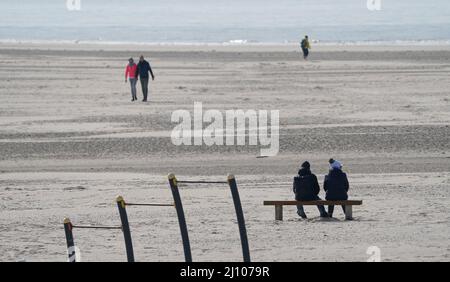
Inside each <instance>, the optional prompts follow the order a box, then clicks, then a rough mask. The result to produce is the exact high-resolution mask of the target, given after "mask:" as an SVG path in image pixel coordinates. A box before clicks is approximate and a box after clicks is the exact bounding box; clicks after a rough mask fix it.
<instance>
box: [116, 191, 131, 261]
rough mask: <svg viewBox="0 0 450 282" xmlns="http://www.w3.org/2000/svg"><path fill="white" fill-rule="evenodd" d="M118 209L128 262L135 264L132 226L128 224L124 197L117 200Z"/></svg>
mask: <svg viewBox="0 0 450 282" xmlns="http://www.w3.org/2000/svg"><path fill="white" fill-rule="evenodd" d="M116 202H117V207H118V208H119V215H120V221H121V222H122V232H123V237H124V239H125V248H126V251H127V259H128V262H134V252H133V242H132V240H131V231H130V224H129V223H128V215H127V210H126V208H125V207H126V204H125V200H124V199H123V197H122V196H118V197H117V198H116Z"/></svg>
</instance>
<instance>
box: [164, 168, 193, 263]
mask: <svg viewBox="0 0 450 282" xmlns="http://www.w3.org/2000/svg"><path fill="white" fill-rule="evenodd" d="M168 179H169V184H170V189H171V190H172V195H173V200H174V202H175V208H176V210H177V215H178V223H179V224H180V231H181V238H182V240H183V248H184V257H185V260H186V262H192V254H191V245H190V243H189V234H188V229H187V225H186V218H185V216H184V210H183V204H182V202H181V197H180V192H179V190H178V184H177V179H176V177H175V175H174V174H172V173H171V174H169V176H168Z"/></svg>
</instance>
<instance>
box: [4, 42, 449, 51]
mask: <svg viewBox="0 0 450 282" xmlns="http://www.w3.org/2000/svg"><path fill="white" fill-rule="evenodd" d="M11 49H12V50H30V49H32V50H71V51H174V52H176V51H192V52H195V51H226V52H293V51H298V50H299V43H242V44H232V43H125V42H75V41H22V42H19V41H17V42H14V41H2V40H0V50H11ZM312 51H313V52H316V51H317V52H329V51H348V52H351V51H365V52H371V51H374V52H377V51H378V52H381V51H450V40H449V41H426V42H425V41H424V42H409V41H404V42H397V43H395V42H366V44H364V42H360V43H351V42H347V43H339V42H329V43H328V42H313V43H312Z"/></svg>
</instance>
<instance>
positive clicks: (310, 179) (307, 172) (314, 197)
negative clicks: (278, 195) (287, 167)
mask: <svg viewBox="0 0 450 282" xmlns="http://www.w3.org/2000/svg"><path fill="white" fill-rule="evenodd" d="M319 192H320V187H319V182H318V181H317V177H316V176H315V175H314V174H313V173H312V172H311V165H310V163H309V162H307V161H306V162H304V163H303V164H302V167H301V168H300V170H299V171H298V175H297V176H296V177H294V193H295V200H296V201H318V200H321V199H320V198H319V196H318V195H319ZM317 208H318V209H319V212H320V217H328V214H327V212H326V211H325V207H324V206H317ZM297 214H298V215H299V216H300V217H301V218H303V219H306V218H307V217H306V214H305V211H304V209H303V206H301V205H298V206H297Z"/></svg>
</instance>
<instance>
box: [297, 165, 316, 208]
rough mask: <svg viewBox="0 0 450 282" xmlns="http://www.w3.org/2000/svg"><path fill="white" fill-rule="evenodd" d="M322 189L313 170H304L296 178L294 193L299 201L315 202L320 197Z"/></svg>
mask: <svg viewBox="0 0 450 282" xmlns="http://www.w3.org/2000/svg"><path fill="white" fill-rule="evenodd" d="M319 192H320V187H319V182H318V181H317V177H316V176H315V175H314V174H312V173H311V170H309V169H306V168H302V169H300V170H299V172H298V176H296V177H294V193H295V200H297V201H314V200H316V199H317V195H319Z"/></svg>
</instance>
